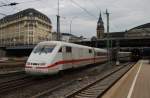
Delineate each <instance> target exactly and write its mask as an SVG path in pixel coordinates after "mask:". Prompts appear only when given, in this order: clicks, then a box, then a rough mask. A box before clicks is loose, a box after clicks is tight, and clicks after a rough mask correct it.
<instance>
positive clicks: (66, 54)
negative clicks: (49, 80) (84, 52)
mask: <svg viewBox="0 0 150 98" xmlns="http://www.w3.org/2000/svg"><path fill="white" fill-rule="evenodd" d="M62 50H63V53H62V57H63V61H64V66H63V69H69V68H72V47H70V46H64V47H63V49H62Z"/></svg>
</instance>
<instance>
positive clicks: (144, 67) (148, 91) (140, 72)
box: [102, 60, 150, 98]
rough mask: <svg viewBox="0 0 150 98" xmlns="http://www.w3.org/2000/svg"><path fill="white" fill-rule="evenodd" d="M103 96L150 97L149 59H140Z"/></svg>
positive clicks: (109, 97)
mask: <svg viewBox="0 0 150 98" xmlns="http://www.w3.org/2000/svg"><path fill="white" fill-rule="evenodd" d="M102 98H150V64H149V63H148V60H139V61H138V62H137V63H136V64H135V65H134V67H133V68H132V69H131V70H130V71H129V72H128V73H127V74H126V75H124V76H123V77H122V78H121V79H120V80H119V81H118V82H117V83H116V84H115V85H114V86H113V87H112V88H110V89H109V90H108V91H107V92H106V93H105V94H104V95H103V97H102Z"/></svg>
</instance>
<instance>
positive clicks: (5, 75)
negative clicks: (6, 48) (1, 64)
mask: <svg viewBox="0 0 150 98" xmlns="http://www.w3.org/2000/svg"><path fill="white" fill-rule="evenodd" d="M20 74H25V71H10V72H5V73H1V74H0V78H3V77H11V76H15V75H20Z"/></svg>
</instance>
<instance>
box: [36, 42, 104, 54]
mask: <svg viewBox="0 0 150 98" xmlns="http://www.w3.org/2000/svg"><path fill="white" fill-rule="evenodd" d="M50 43H53V44H59V45H68V46H75V47H82V48H89V49H91V48H94V47H89V46H84V45H78V44H74V43H67V42H62V41H43V42H40V43H39V44H50ZM94 49H95V50H101V51H103V52H106V50H105V49H101V48H94Z"/></svg>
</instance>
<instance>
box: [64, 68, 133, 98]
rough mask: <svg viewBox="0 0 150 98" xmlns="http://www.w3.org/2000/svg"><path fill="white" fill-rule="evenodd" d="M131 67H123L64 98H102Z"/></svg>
mask: <svg viewBox="0 0 150 98" xmlns="http://www.w3.org/2000/svg"><path fill="white" fill-rule="evenodd" d="M130 68H132V65H131V66H123V67H121V68H119V69H117V70H115V71H113V72H111V73H109V74H107V75H105V76H103V77H102V78H100V79H97V80H96V81H94V82H92V83H89V84H88V85H86V86H84V87H83V88H81V89H80V90H77V91H75V92H74V93H72V94H68V95H66V96H65V97H64V98H100V97H101V96H102V95H103V94H104V93H105V92H106V91H107V90H108V89H109V88H110V87H111V86H112V85H113V84H114V83H116V82H117V81H118V80H119V79H120V78H121V77H122V76H123V75H124V74H125V73H126V72H128V71H129V70H130Z"/></svg>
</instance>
